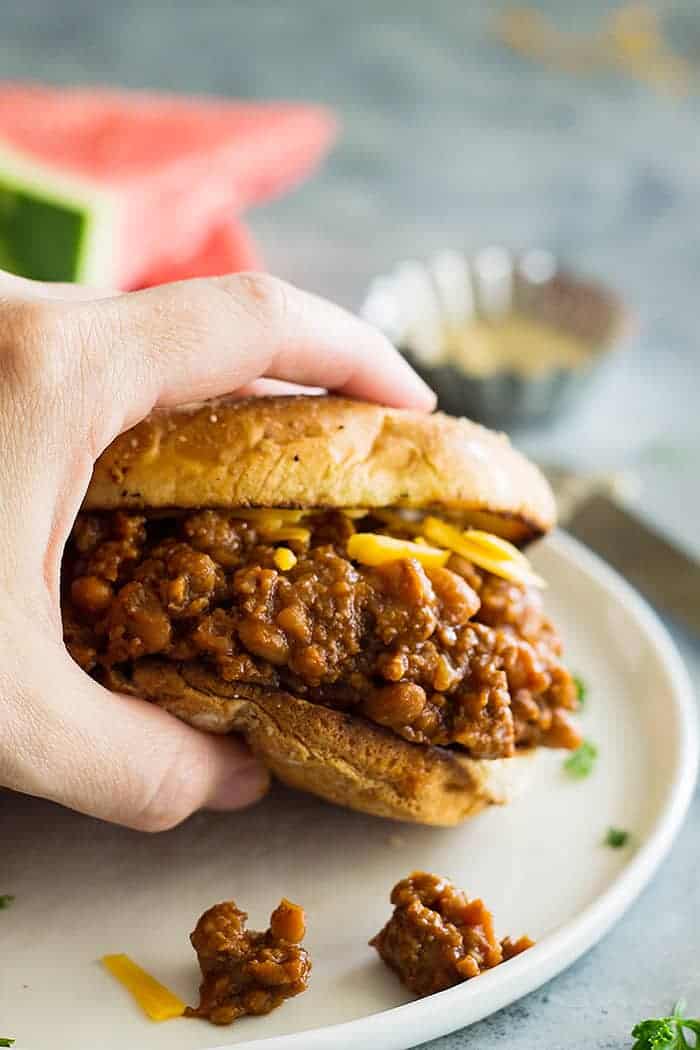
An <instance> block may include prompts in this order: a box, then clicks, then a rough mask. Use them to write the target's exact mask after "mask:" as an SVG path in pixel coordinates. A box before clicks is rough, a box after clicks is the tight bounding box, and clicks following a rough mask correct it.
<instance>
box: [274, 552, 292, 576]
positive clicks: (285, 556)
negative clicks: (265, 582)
mask: <svg viewBox="0 0 700 1050" xmlns="http://www.w3.org/2000/svg"><path fill="white" fill-rule="evenodd" d="M272 560H273V561H274V563H275V565H276V566H277V568H278V569H281V570H282V572H286V571H287V570H288V569H293V568H294V566H295V565H296V563H297V556H296V554H295V553H294V552H293V551H290V549H289V547H278V548H277V550H276V551H275V553H274V554H273V555H272Z"/></svg>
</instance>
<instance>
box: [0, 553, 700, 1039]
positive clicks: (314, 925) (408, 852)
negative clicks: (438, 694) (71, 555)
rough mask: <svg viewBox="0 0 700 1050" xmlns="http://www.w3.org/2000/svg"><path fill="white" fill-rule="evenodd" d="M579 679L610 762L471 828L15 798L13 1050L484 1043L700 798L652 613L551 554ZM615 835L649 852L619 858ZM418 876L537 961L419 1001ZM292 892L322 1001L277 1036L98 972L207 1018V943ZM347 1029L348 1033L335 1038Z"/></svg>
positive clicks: (298, 800) (296, 802) (278, 801)
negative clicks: (409, 967)
mask: <svg viewBox="0 0 700 1050" xmlns="http://www.w3.org/2000/svg"><path fill="white" fill-rule="evenodd" d="M535 561H536V564H537V567H538V569H539V570H540V571H541V572H542V573H543V575H544V576H546V577H547V579H548V580H549V581H550V589H549V591H548V592H547V601H548V606H549V609H550V611H551V613H552V616H553V618H554V620H555V622H556V623H557V624H558V625H559V627H560V629H561V631H562V633H563V635H564V638H565V640H566V643H567V655H568V660H569V664H570V666H571V667H572V668H574V669H575V670H577V671H579V672H580V673H581V674H582V675H583V677H584V678H585V680H586V681H587V683H588V685H589V696H588V700H587V706H586V711H585V712H584V714H583V716H582V719H583V724H584V727H585V733H586V735H587V736H588V737H590V738H591V739H592V740H594V741H595V742H596V743H597V745H598V747H599V751H600V758H599V761H598V764H597V766H596V769H595V772H594V774H593V775H592V776H591V777H590V778H589V779H587V780H583V781H574V780H571V779H570V778H567V777H566V775H565V774H564V773H563V772H562V768H561V766H562V755H561V754H560V753H556V752H547V753H545V754H543V755H541V756H540V757H539V758H538V760H536V761H533V762H532V764H531V765H530V764H529V763H527V765H529V773H530V779H531V781H532V783H531V784H530V787H529V790H528V792H527V793H526V794H524V795H523V796H522V797H520V798H519V799H518V800H517V801H515V802H514V803H513V804H512V805H510V806H509V807H505V808H503V809H495V808H494V809H491V810H489V811H488V812H487V813H485V814H483V815H482V816H480V817H478V818H477V819H476V820H474V821H472V822H471V823H469V824H466V825H464V826H462V827H460V828H457V829H448V830H442V829H430V828H421V827H413V826H409V825H400V824H393V823H388V822H385V821H381V820H375V819H373V818H369V817H364V816H361V815H359V814H354V813H349V812H344V811H342V810H339V809H335V808H333V807H331V806H327V805H324V804H322V803H321V802H318V801H316V800H314V799H312V798H309V797H305V796H301V795H294V794H292V793H289V792H285V791H283V790H282V789H278V790H276V791H275V792H274V794H273V796H272V797H270V798H269V799H268V800H266V801H265V802H264V803H263V804H261V805H260V806H258V807H256V808H254V809H252V810H250V811H248V812H246V813H243V814H240V815H215V814H199V815H197V816H196V817H194V818H193V819H192V820H190V821H189V822H188V823H187V824H186V825H185V826H184V827H181V828H179V829H177V830H175V831H173V832H169V833H167V834H164V835H159V836H156V837H149V836H143V835H138V834H136V833H133V832H128V831H124V830H121V829H119V828H114V827H110V826H107V825H102V824H99V823H98V822H96V821H91V820H89V819H87V818H83V817H79V816H76V815H74V814H70V813H67V812H64V811H62V810H60V809H59V808H57V807H54V806H50V805H48V804H46V803H42V802H38V801H35V800H30V799H22V798H18V797H10V796H5V797H4V798H3V799H2V800H1V801H2V813H1V815H0V836H1V838H0V841H1V842H2V854H1V855H0V892H13V893H15V894H16V897H17V900H16V902H15V904H14V906H13V907H12V908H11V909H10V910H8V911H4V912H2V914H1V915H0V1035H1V1036H15V1037H16V1038H17V1050H24V1048H28V1047H31V1048H34V1050H48V1047H51V1050H69V1048H70V1050H95V1048H97V1047H99V1048H100V1050H124V1048H125V1047H127V1048H129V1050H160V1048H163V1050H165V1048H167V1050H195V1048H203V1047H221V1046H222V1045H225V1046H234V1045H235V1046H237V1047H238V1050H244V1048H252V1047H255V1048H256V1050H320V1048H323V1050H326V1048H329V1047H333V1048H334V1050H350V1048H352V1050H356V1048H357V1047H358V1046H367V1047H372V1050H403V1048H405V1047H410V1046H414V1045H415V1044H417V1043H421V1042H423V1041H424V1040H427V1039H430V1038H432V1037H434V1036H438V1035H441V1034H444V1033H445V1032H449V1031H452V1030H453V1029H455V1028H458V1027H460V1026H462V1025H466V1024H470V1023H471V1022H473V1021H476V1020H478V1019H479V1018H482V1017H484V1016H485V1015H487V1014H489V1013H491V1012H493V1011H494V1010H497V1009H499V1008H500V1007H502V1006H505V1005H506V1004H507V1003H510V1002H512V1001H513V1000H514V999H517V998H518V997H519V996H521V995H524V994H525V993H526V992H529V991H531V990H532V989H534V988H536V987H537V986H538V985H540V984H542V983H543V982H544V981H546V980H547V979H548V978H550V977H552V976H553V975H554V974H556V973H558V972H559V971H560V970H562V969H563V968H564V967H565V966H568V965H569V964H570V963H571V962H573V960H574V959H576V958H577V957H578V956H579V955H581V954H582V953H583V952H585V951H586V949H587V948H589V947H590V946H591V945H592V944H594V943H595V942H596V941H597V940H598V939H599V938H600V937H602V935H603V934H604V933H605V931H606V930H607V929H608V928H609V927H610V925H611V924H612V923H613V922H614V921H615V920H616V919H618V918H619V917H620V915H622V913H623V912H624V910H625V909H626V908H627V907H628V906H629V904H630V903H631V902H632V901H633V900H634V898H635V897H636V896H637V894H638V893H639V892H640V890H641V889H642V887H643V886H644V885H645V884H646V883H647V882H648V881H649V879H650V878H651V877H652V875H653V874H654V871H655V870H656V868H657V866H658V864H659V862H660V861H661V859H662V858H663V856H664V854H665V853H666V852H667V850H668V848H669V846H670V845H671V842H672V840H673V837H674V835H675V834H676V832H677V831H678V828H679V826H680V823H681V821H682V820H683V816H684V814H685V811H686V808H687V805H688V802H689V799H690V796H691V793H692V789H693V784H694V779H695V770H696V764H697V752H698V742H697V730H696V721H695V711H694V703H693V697H692V694H691V688H690V685H689V682H688V679H687V677H686V674H685V671H684V669H683V667H682V665H681V662H680V660H679V657H678V655H677V653H676V651H675V649H674V648H673V645H672V643H671V642H670V640H669V638H668V636H667V635H666V633H665V631H664V629H663V628H662V627H661V625H660V624H659V622H658V621H657V620H656V618H655V617H654V615H653V614H652V613H651V612H650V610H649V609H648V608H647V607H646V606H645V605H644V604H643V603H642V602H641V600H640V599H639V598H638V597H637V596H636V595H635V594H634V593H633V592H632V591H630V589H629V588H628V587H627V586H626V585H625V584H624V583H623V582H622V581H621V580H620V579H619V578H618V577H617V576H616V575H615V574H614V573H612V572H611V570H609V569H608V568H607V567H606V566H604V565H603V564H602V563H601V562H600V561H598V560H597V559H596V558H595V557H593V556H592V555H591V554H589V553H588V552H587V551H585V550H584V549H583V548H582V547H580V546H579V545H578V544H576V543H575V542H574V541H572V540H571V539H569V538H567V537H566V536H562V535H559V536H555V537H554V538H552V539H550V540H549V541H547V542H546V543H545V544H542V545H541V547H540V549H539V550H538V551H537V552H536V556H535ZM609 825H616V826H619V827H623V828H629V829H631V831H632V833H633V835H634V840H635V843H636V845H635V848H628V849H624V850H612V849H610V848H606V847H605V846H603V845H601V840H602V837H603V835H604V833H605V831H606V829H607V827H608V826H609ZM416 867H421V868H425V869H427V870H429V871H435V872H438V873H440V874H445V875H448V876H450V877H451V878H453V879H454V880H455V881H456V882H457V884H458V885H459V886H462V887H464V888H465V889H466V890H467V891H468V892H469V893H470V894H472V895H480V896H483V897H484V898H485V900H486V902H487V904H488V905H489V906H490V907H491V908H492V909H493V911H494V912H495V916H496V928H497V931H498V932H499V934H500V935H505V934H506V933H508V934H514V935H518V934H521V933H529V934H530V935H531V936H533V937H535V938H536V939H537V942H538V943H537V946H536V947H535V948H533V949H531V950H530V951H528V952H526V953H525V954H524V955H522V956H520V957H518V958H517V959H514V960H512V961H510V962H509V963H507V964H506V965H504V966H501V967H498V968H497V969H495V970H492V971H491V972H489V973H487V974H484V975H483V976H481V977H479V978H478V979H477V980H473V981H469V982H468V983H466V984H463V985H461V986H459V987H456V988H453V989H450V990H449V991H446V992H442V993H441V994H440V995H438V996H433V997H431V998H429V999H424V1000H421V1001H417V1002H413V1001H411V1000H410V996H408V995H406V994H405V993H404V991H403V989H402V987H401V985H400V984H399V983H398V981H397V980H396V979H395V978H394V977H393V976H392V975H391V974H390V973H389V972H388V971H386V970H385V968H384V967H383V966H382V965H381V964H380V963H379V961H378V959H377V957H376V955H375V953H374V952H373V951H371V950H370V949H369V948H368V947H367V940H368V939H369V937H371V936H372V934H373V933H375V931H376V930H378V929H379V927H380V926H381V924H382V923H383V922H384V921H385V919H386V918H387V916H388V914H389V910H390V909H389V903H388V894H389V890H390V887H391V886H392V885H393V883H394V882H395V881H396V880H397V879H398V878H400V877H401V876H403V875H405V874H407V873H408V872H409V871H410V870H412V869H413V868H416ZM282 894H285V895H287V896H289V897H291V898H292V899H293V900H297V901H299V902H301V903H302V904H303V905H304V906H305V907H306V909H307V911H308V915H309V919H310V930H309V937H308V945H309V948H310V950H311V953H312V956H313V960H314V973H313V978H312V985H311V988H310V990H309V991H308V992H307V993H306V994H305V995H302V996H300V997H299V998H297V999H294V1000H291V1001H290V1002H288V1003H286V1004H284V1005H283V1006H282V1007H281V1008H280V1009H279V1010H277V1011H275V1012H274V1013H273V1014H271V1015H270V1016H269V1017H267V1018H262V1019H250V1018H248V1019H244V1020H242V1021H240V1022H238V1023H237V1024H235V1025H234V1026H233V1027H232V1028H226V1029H218V1028H214V1027H212V1026H210V1025H208V1024H207V1023H205V1022H201V1021H190V1020H177V1021H170V1022H166V1023H164V1024H160V1025H156V1024H152V1023H150V1022H149V1021H147V1020H145V1019H144V1018H143V1017H142V1016H141V1015H140V1013H139V1011H138V1009H137V1008H136V1007H135V1006H134V1004H133V1003H132V1001H131V1000H130V998H129V997H128V995H127V994H126V993H125V992H124V991H123V990H122V989H121V988H120V986H119V985H117V984H116V983H115V982H114V981H113V980H112V978H110V977H109V976H107V974H106V973H105V972H104V971H103V970H102V968H101V967H100V966H99V964H98V963H97V962H96V960H97V959H98V957H99V956H100V955H102V954H104V953H107V952H127V953H128V954H130V955H131V956H133V958H135V959H136V960H138V961H139V962H140V963H141V964H142V965H143V966H144V967H146V969H148V970H150V971H151V972H152V973H154V974H155V975H157V976H158V977H159V978H160V979H161V980H162V981H163V982H164V983H165V984H166V985H168V986H169V987H171V988H172V989H174V990H175V991H176V992H178V993H179V994H180V995H181V996H182V997H183V998H184V999H186V1000H188V1001H190V1002H191V1001H193V1000H194V999H195V998H196V989H197V972H196V969H195V958H194V954H193V952H192V951H191V949H190V947H189V944H188V941H187V934H188V933H189V930H190V929H191V927H192V924H193V921H194V920H195V919H196V917H197V916H198V915H199V914H200V912H201V911H203V910H204V909H205V908H206V907H208V906H209V905H211V904H213V903H214V902H216V901H218V900H222V899H224V898H227V897H234V898H235V899H236V900H237V901H238V902H239V903H240V904H241V905H242V906H243V907H244V908H245V909H246V910H247V911H249V913H250V916H251V923H252V925H253V926H260V925H261V924H263V923H264V924H266V923H267V919H268V916H269V913H270V911H271V909H272V908H273V906H275V905H276V904H277V902H278V900H279V898H280V896H282ZM329 1026H332V1027H329Z"/></svg>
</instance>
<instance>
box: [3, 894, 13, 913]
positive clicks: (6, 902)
mask: <svg viewBox="0 0 700 1050" xmlns="http://www.w3.org/2000/svg"><path fill="white" fill-rule="evenodd" d="M14 899H15V898H14V897H13V896H12V894H11V893H0V911H2V910H3V908H9V907H10V905H11V904H12V902H13V901H14Z"/></svg>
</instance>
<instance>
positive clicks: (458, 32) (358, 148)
mask: <svg viewBox="0 0 700 1050" xmlns="http://www.w3.org/2000/svg"><path fill="white" fill-rule="evenodd" d="M0 74H1V75H2V77H4V78H6V79H14V78H21V79H26V78H37V79H40V80H43V81H48V82H51V83H55V84H89V83H108V84H115V85H119V86H127V87H132V88H149V89H150V88H155V89H160V90H166V91H177V92H186V93H202V92H204V93H214V94H220V95H225V96H231V97H235V98H240V99H252V100H254V99H293V100H308V101H310V102H315V103H323V104H325V105H328V106H330V107H331V108H332V110H333V111H334V112H335V114H336V115H337V117H338V120H339V122H340V130H339V134H338V139H337V141H336V144H335V146H334V148H333V149H332V150H331V152H330V154H329V156H328V159H327V161H326V163H325V165H324V166H323V167H322V168H321V169H320V170H319V171H318V173H317V174H315V175H314V176H313V177H312V178H310V179H309V180H308V181H307V182H306V183H305V184H304V185H303V186H301V187H300V188H298V189H297V190H295V191H294V192H292V193H289V194H286V195H285V196H283V197H282V198H281V199H279V200H277V201H274V202H271V203H267V204H265V205H264V206H261V207H259V208H257V209H253V210H250V211H249V212H248V213H247V216H246V220H247V222H248V224H249V226H250V228H251V229H252V231H253V234H254V236H255V238H256V240H257V243H258V245H259V248H260V249H261V252H262V255H263V258H264V260H265V263H266V265H267V267H268V268H269V269H270V270H272V271H273V272H275V273H278V274H280V275H282V276H284V277H286V278H289V279H290V280H292V281H294V282H297V283H299V284H301V285H304V286H306V287H308V288H311V289H314V290H316V291H318V292H320V293H322V294H324V295H327V296H330V297H331V298H333V299H336V300H339V301H340V302H342V303H343V304H345V305H347V306H349V307H351V308H358V307H359V306H360V304H361V303H362V301H363V299H364V296H365V293H366V290H367V287H368V285H369V283H370V281H371V279H372V278H373V277H374V276H376V275H378V274H382V273H384V272H386V271H387V270H390V269H392V268H393V267H394V266H395V265H396V264H397V263H398V262H400V261H401V260H405V259H426V258H429V257H430V256H431V255H432V254H433V253H435V252H438V251H441V250H443V249H445V248H452V249H458V250H460V251H466V252H468V253H474V252H477V251H479V250H480V249H483V248H484V247H486V246H488V245H492V244H498V245H503V246H505V247H507V248H509V249H512V250H514V251H518V252H519V251H523V250H526V249H528V248H531V247H533V246H536V247H542V248H546V249H549V250H550V251H552V252H553V253H555V255H556V256H557V257H558V258H559V259H561V260H562V261H563V263H565V264H566V265H567V266H569V267H571V268H573V269H574V270H575V271H576V272H578V273H581V274H583V275H586V276H589V277H593V278H597V279H599V280H601V281H603V282H605V283H607V284H608V285H609V286H610V287H611V288H612V289H614V290H615V291H617V292H618V293H619V294H620V295H621V296H622V297H623V299H624V301H625V303H626V304H627V305H628V307H629V308H630V310H631V311H632V313H633V314H634V316H635V319H636V325H637V329H636V334H635V336H634V338H633V339H632V340H631V341H629V340H628V341H627V343H626V345H625V348H624V351H623V352H621V353H620V354H619V355H618V356H616V358H615V360H614V361H613V362H611V365H610V367H609V368H608V369H607V370H606V374H605V376H604V377H601V380H600V382H598V381H596V382H595V385H594V389H593V390H592V391H590V392H589V393H588V394H587V396H586V397H584V398H582V400H581V402H580V403H579V404H578V405H577V406H576V407H575V409H571V411H568V412H566V413H564V414H563V415H562V416H561V417H560V418H558V419H556V420H554V421H550V422H548V423H546V424H539V425H537V426H534V427H533V426H530V427H528V428H526V429H525V430H522V428H519V432H518V433H517V435H516V436H517V440H518V442H519V443H520V445H521V446H523V447H525V448H526V450H528V451H529V452H531V453H533V454H535V455H536V456H538V457H539V458H541V459H545V460H548V461H552V460H557V461H560V462H563V463H566V464H574V465H575V466H577V467H578V468H584V469H586V470H592V469H594V470H601V469H605V470H607V469H615V470H618V469H622V468H624V469H629V468H632V469H633V470H634V472H635V474H636V475H637V477H638V479H639V480H641V483H642V484H643V486H644V491H645V493H646V495H645V498H644V501H643V509H644V511H645V512H648V513H650V514H652V515H653V516H654V518H655V520H657V521H659V522H660V523H661V524H662V525H663V526H664V527H665V528H666V529H668V530H670V532H672V533H673V534H674V535H675V536H676V537H677V538H678V539H679V540H681V541H683V542H684V543H685V544H686V545H689V546H693V545H696V544H698V543H700V541H697V539H696V528H695V521H696V520H697V517H698V511H700V502H698V500H695V501H692V500H691V493H690V491H689V490H690V489H697V488H698V487H699V486H698V485H697V469H696V465H695V460H696V456H697V452H698V449H699V448H700V413H699V412H698V411H697V404H698V395H699V394H700V378H699V368H698V345H697V331H698V302H699V300H700V149H698V118H699V116H700V9H699V8H698V5H697V3H696V2H695V0H669V2H667V3H660V2H659V3H653V4H652V3H649V4H646V3H637V4H631V3H630V4H621V3H618V4H614V3H605V2H600V0H592V2H590V3H587V4H585V5H581V4H575V3H573V2H564V0H540V2H538V3H537V4H536V5H534V4H533V5H532V6H531V7H529V8H528V7H514V6H513V5H510V4H508V3H504V2H501V0H498V2H492V3H489V4H477V3H461V2H460V3H457V2H455V0H432V2H431V3H430V4H429V5H426V4H425V3H422V2H419V0H404V2H403V3H402V4H400V5H397V4H394V3H391V2H389V0H371V2H370V0H356V2H354V3H352V4H341V3H328V2H327V0H297V2H295V3H293V4H291V3H282V2H274V0H250V2H235V0H204V2H201V3H197V4H194V3H192V2H187V0H168V2H167V3H166V2H165V0H160V2H159V0H138V2H137V0H122V2H120V3H118V4H117V3H110V2H108V0H101V2H100V0H4V3H3V4H2V7H1V8H0Z"/></svg>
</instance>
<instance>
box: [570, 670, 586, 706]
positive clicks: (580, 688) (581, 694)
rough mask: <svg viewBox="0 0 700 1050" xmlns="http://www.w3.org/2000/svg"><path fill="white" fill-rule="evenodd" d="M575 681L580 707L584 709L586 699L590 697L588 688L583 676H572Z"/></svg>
mask: <svg viewBox="0 0 700 1050" xmlns="http://www.w3.org/2000/svg"><path fill="white" fill-rule="evenodd" d="M572 677H573V679H574V685H575V686H576V696H577V697H578V706H579V707H581V708H583V707H585V706H586V697H587V696H588V686H587V685H586V683H585V682H584V680H583V678H581V675H579V674H575V675H572Z"/></svg>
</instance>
